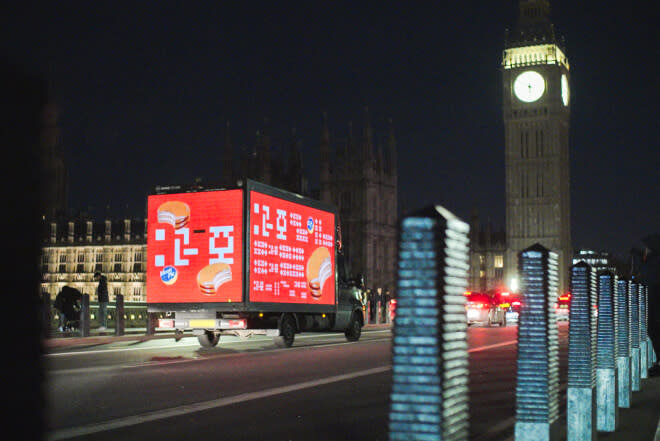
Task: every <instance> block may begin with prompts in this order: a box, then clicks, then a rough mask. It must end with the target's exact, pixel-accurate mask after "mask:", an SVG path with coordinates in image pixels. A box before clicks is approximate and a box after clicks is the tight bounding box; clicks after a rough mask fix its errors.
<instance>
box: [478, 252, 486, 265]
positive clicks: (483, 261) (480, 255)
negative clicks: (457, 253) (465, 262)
mask: <svg viewBox="0 0 660 441" xmlns="http://www.w3.org/2000/svg"><path fill="white" fill-rule="evenodd" d="M485 263H486V256H484V255H483V254H479V265H480V266H484V264H485Z"/></svg>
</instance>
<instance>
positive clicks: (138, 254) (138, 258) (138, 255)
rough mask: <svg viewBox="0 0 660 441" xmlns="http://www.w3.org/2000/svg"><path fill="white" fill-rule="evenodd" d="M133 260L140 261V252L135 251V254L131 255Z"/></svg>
mask: <svg viewBox="0 0 660 441" xmlns="http://www.w3.org/2000/svg"><path fill="white" fill-rule="evenodd" d="M133 260H134V261H135V262H142V253H135V256H133Z"/></svg>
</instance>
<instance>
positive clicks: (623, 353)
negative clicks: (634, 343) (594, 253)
mask: <svg viewBox="0 0 660 441" xmlns="http://www.w3.org/2000/svg"><path fill="white" fill-rule="evenodd" d="M628 288H629V283H628V280H625V279H620V280H617V282H616V297H617V300H616V308H617V314H616V370H617V396H618V397H617V398H618V400H617V401H618V405H619V407H621V408H629V407H630V399H631V397H632V388H631V386H632V385H631V371H630V349H631V347H630V297H629V296H628Z"/></svg>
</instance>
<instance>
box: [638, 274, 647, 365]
mask: <svg viewBox="0 0 660 441" xmlns="http://www.w3.org/2000/svg"><path fill="white" fill-rule="evenodd" d="M646 300H647V299H646V285H644V284H643V283H640V284H639V378H648V377H649V360H648V358H649V353H648V346H647V344H648V343H647V339H648V336H647V331H646V324H647V320H648V313H647V311H646V307H647V305H648V303H647V301H646Z"/></svg>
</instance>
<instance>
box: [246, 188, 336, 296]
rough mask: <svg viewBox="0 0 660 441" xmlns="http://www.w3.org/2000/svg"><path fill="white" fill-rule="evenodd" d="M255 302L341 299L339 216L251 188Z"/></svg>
mask: <svg viewBox="0 0 660 441" xmlns="http://www.w3.org/2000/svg"><path fill="white" fill-rule="evenodd" d="M249 218H250V226H249V231H250V236H249V237H250V246H249V249H250V286H249V299H250V302H275V303H304V304H325V305H329V304H334V303H335V248H334V247H335V215H334V213H332V212H327V211H323V210H318V209H316V208H312V207H308V206H307V205H303V204H297V203H294V202H290V201H287V200H284V199H281V198H277V197H273V196H269V195H266V194H263V193H260V192H257V191H251V192H250V216H249Z"/></svg>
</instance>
